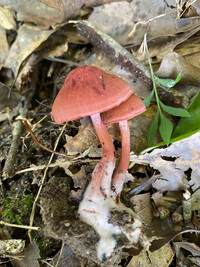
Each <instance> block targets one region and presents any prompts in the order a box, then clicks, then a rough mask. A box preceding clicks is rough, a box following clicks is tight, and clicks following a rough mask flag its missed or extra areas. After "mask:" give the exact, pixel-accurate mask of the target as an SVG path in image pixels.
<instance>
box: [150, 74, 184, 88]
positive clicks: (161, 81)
mask: <svg viewBox="0 0 200 267" xmlns="http://www.w3.org/2000/svg"><path fill="white" fill-rule="evenodd" d="M154 78H155V79H156V80H157V81H158V82H159V84H161V85H163V86H165V87H168V88H172V87H174V85H175V84H177V83H178V82H179V81H180V80H181V71H180V72H179V74H178V76H177V77H176V80H173V79H163V78H159V77H157V76H156V75H154Z"/></svg>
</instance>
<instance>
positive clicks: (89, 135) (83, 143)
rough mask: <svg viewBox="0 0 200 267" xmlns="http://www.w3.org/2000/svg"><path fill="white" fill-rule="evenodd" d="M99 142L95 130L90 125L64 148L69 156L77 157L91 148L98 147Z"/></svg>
mask: <svg viewBox="0 0 200 267" xmlns="http://www.w3.org/2000/svg"><path fill="white" fill-rule="evenodd" d="M98 144H99V140H98V137H97V135H96V134H95V130H94V128H93V126H92V124H91V123H90V124H88V125H87V126H86V127H85V128H83V129H82V130H81V131H79V133H78V134H77V135H76V136H74V137H73V138H72V139H71V140H70V141H68V142H67V143H66V145H65V146H64V147H65V149H66V150H67V152H68V154H70V155H76V154H79V153H82V152H83V151H84V150H86V149H88V148H90V147H91V146H97V145H98Z"/></svg>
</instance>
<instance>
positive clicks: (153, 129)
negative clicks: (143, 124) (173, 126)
mask: <svg viewBox="0 0 200 267" xmlns="http://www.w3.org/2000/svg"><path fill="white" fill-rule="evenodd" d="M158 118H159V112H158V111H157V113H156V116H155V117H154V119H153V120H152V122H151V125H150V127H149V130H148V134H147V145H148V146H152V145H153V143H154V140H155V137H156V133H157V131H158Z"/></svg>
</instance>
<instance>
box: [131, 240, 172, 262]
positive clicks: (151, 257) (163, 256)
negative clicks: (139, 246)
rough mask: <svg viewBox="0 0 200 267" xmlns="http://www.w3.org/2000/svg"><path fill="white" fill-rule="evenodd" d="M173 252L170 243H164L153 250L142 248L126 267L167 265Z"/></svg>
mask: <svg viewBox="0 0 200 267" xmlns="http://www.w3.org/2000/svg"><path fill="white" fill-rule="evenodd" d="M173 257H174V252H173V250H172V248H171V246H170V244H168V243H167V244H166V245H164V246H163V247H161V248H160V249H158V250H156V251H154V252H148V253H147V252H146V251H144V250H142V251H141V252H140V254H139V255H137V256H134V257H133V258H132V260H131V261H130V263H129V264H128V266H127V267H147V266H149V267H150V266H153V267H168V266H169V265H170V263H171V262H172V260H173Z"/></svg>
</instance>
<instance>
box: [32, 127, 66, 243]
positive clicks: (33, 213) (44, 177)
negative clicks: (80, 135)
mask: <svg viewBox="0 0 200 267" xmlns="http://www.w3.org/2000/svg"><path fill="white" fill-rule="evenodd" d="M66 126H67V123H65V125H64V126H63V128H62V131H61V132H60V134H59V136H58V138H57V140H56V143H55V146H54V151H55V150H56V148H57V146H58V143H59V141H60V138H61V136H62V134H63V132H64V130H65V128H66ZM53 156H54V154H51V157H50V159H49V162H48V165H49V164H51V162H52V159H53ZM48 169H49V167H48V166H47V167H46V169H45V171H44V175H43V177H42V180H41V185H40V187H39V190H38V193H37V196H36V198H35V200H34V202H33V206H32V211H31V215H30V226H31V227H32V226H33V222H34V216H35V209H36V205H37V201H38V199H39V196H40V193H41V191H42V188H43V184H44V182H45V179H46V176H47V172H48ZM28 235H29V239H30V241H31V242H32V236H31V230H29V231H28Z"/></svg>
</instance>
